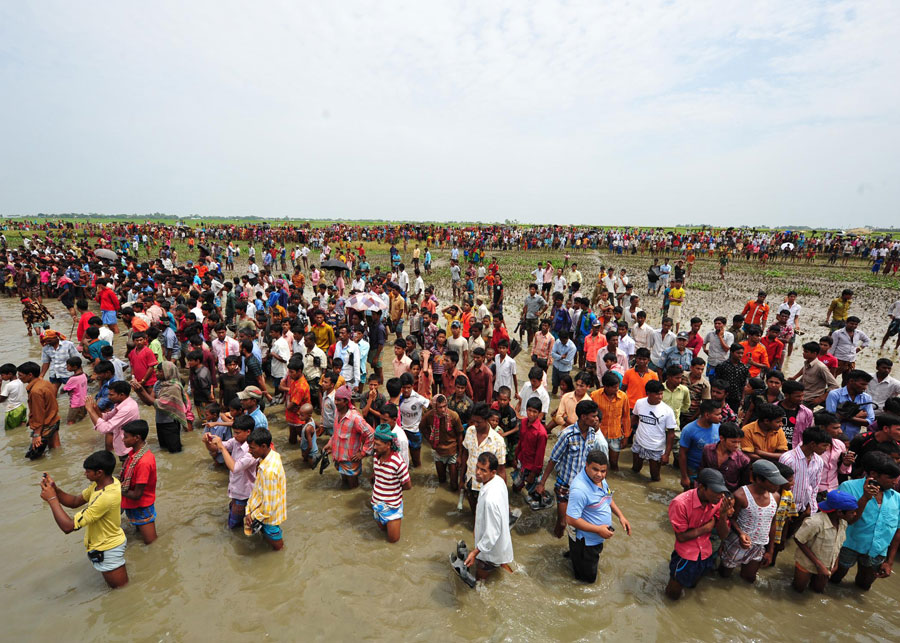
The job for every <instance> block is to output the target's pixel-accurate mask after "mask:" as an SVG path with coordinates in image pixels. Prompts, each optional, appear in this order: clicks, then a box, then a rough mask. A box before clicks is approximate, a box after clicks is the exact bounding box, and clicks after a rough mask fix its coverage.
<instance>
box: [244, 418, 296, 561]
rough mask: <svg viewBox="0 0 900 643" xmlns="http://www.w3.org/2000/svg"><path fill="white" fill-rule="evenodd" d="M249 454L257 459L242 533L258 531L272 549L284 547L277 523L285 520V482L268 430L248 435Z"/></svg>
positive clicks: (282, 468) (279, 524)
mask: <svg viewBox="0 0 900 643" xmlns="http://www.w3.org/2000/svg"><path fill="white" fill-rule="evenodd" d="M248 442H249V443H250V455H252V456H253V457H254V458H256V460H257V467H256V482H255V483H254V485H253V492H252V493H251V494H250V498H249V499H248V500H247V515H246V516H245V517H244V533H245V534H246V535H248V536H250V535H253V534H254V533H256V532H257V531H260V532H262V536H263V540H265V541H266V542H267V543H269V545H270V546H271V547H272V549H274V550H275V551H279V550H281V549H283V548H284V534H283V533H282V531H281V523H283V522H284V521H285V520H286V519H287V481H286V480H285V477H284V466H283V465H282V464H281V456H280V455H279V454H278V453H277V452H276V451H275V450H274V449H272V434H271V433H269V430H268V429H253V432H252V433H251V434H250V437H249V438H248Z"/></svg>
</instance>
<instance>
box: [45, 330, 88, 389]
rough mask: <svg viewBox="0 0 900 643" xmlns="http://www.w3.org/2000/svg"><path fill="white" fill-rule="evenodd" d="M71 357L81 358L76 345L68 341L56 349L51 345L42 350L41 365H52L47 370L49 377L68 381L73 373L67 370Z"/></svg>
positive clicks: (63, 341)
mask: <svg viewBox="0 0 900 643" xmlns="http://www.w3.org/2000/svg"><path fill="white" fill-rule="evenodd" d="M70 357H81V355H80V354H79V353H78V351H77V350H75V344H73V343H72V342H70V341H69V340H67V339H64V340H62V341H61V342H60V343H59V346H57V347H56V348H53V346H51V345H50V344H47V345H46V346H44V348H42V349H41V363H43V364H49V365H50V367H49V368H48V369H47V377H55V378H58V379H62V380H65V379H68V378H69V377H70V376H71V373H69V371H68V369H67V368H66V360H67V359H69V358H70Z"/></svg>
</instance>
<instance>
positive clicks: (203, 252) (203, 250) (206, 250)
mask: <svg viewBox="0 0 900 643" xmlns="http://www.w3.org/2000/svg"><path fill="white" fill-rule="evenodd" d="M197 247H198V248H200V256H201V257H202V256H204V255H210V254H212V253H211V252H210V251H209V248H207V247H206V246H204V245H203V244H202V243H201V244H199V245H198V246H197Z"/></svg>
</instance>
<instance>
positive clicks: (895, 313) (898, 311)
mask: <svg viewBox="0 0 900 643" xmlns="http://www.w3.org/2000/svg"><path fill="white" fill-rule="evenodd" d="M888 315H890V316H891V319H897V318H898V317H900V299H898V300H897V301H895V302H894V303H893V304H891V307H890V308H888Z"/></svg>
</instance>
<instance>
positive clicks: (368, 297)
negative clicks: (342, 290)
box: [346, 292, 388, 312]
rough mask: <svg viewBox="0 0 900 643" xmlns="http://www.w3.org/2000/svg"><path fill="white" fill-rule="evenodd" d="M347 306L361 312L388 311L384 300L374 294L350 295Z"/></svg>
mask: <svg viewBox="0 0 900 643" xmlns="http://www.w3.org/2000/svg"><path fill="white" fill-rule="evenodd" d="M346 306H347V308H352V309H353V310H359V311H361V312H374V311H376V310H387V307H388V305H387V304H386V303H384V300H383V299H382V298H381V297H380V296H378V295H376V294H375V293H373V292H358V293H354V294H352V295H350V296H349V297H348V298H347V303H346Z"/></svg>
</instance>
